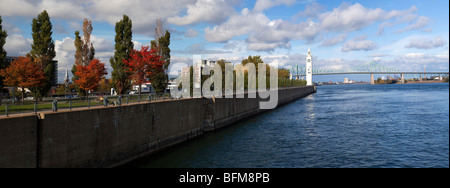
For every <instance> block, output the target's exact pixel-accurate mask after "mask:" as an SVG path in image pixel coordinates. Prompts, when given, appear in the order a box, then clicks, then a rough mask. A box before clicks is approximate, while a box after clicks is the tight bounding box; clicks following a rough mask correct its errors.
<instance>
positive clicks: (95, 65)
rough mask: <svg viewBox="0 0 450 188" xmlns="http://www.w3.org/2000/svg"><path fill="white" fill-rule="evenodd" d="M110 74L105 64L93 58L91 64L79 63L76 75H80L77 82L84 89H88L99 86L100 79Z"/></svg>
mask: <svg viewBox="0 0 450 188" xmlns="http://www.w3.org/2000/svg"><path fill="white" fill-rule="evenodd" d="M106 74H108V72H107V71H106V68H105V64H104V63H102V62H100V60H98V59H94V60H92V61H91V62H90V63H89V65H87V66H84V65H77V71H76V72H75V76H78V80H75V83H76V84H77V85H78V86H79V87H80V88H81V89H83V90H85V91H86V94H87V93H88V91H91V90H95V89H97V88H98V86H99V83H100V80H102V79H103V78H104V76H105V75H106Z"/></svg>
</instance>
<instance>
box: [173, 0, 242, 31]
mask: <svg viewBox="0 0 450 188" xmlns="http://www.w3.org/2000/svg"><path fill="white" fill-rule="evenodd" d="M230 2H231V1H225V0H198V1H197V2H196V3H195V4H193V5H187V13H186V15H184V16H173V17H169V18H168V19H167V21H168V22H169V23H172V24H175V25H192V24H197V23H199V22H209V23H219V22H222V21H223V20H225V19H226V18H227V17H228V16H229V15H231V14H233V13H234V8H233V6H232V4H231V3H230Z"/></svg>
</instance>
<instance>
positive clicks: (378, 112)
mask: <svg viewBox="0 0 450 188" xmlns="http://www.w3.org/2000/svg"><path fill="white" fill-rule="evenodd" d="M448 135H449V85H448V84H404V85H376V86H371V85H334V86H320V87H318V92H317V93H316V94H313V95H310V96H308V97H305V98H303V99H299V100H297V101H294V102H292V103H290V104H287V105H284V106H281V107H279V108H277V109H275V110H272V111H267V112H264V113H262V114H260V115H257V116H255V117H253V118H250V119H247V120H244V121H241V122H239V123H237V124H234V125H232V126H230V127H228V128H225V129H221V130H219V131H216V132H214V133H210V134H206V135H204V136H201V137H200V138H198V139H195V140H193V141H190V142H188V143H186V144H182V145H180V146H177V147H175V148H173V149H170V150H167V151H164V152H162V153H160V154H157V155H155V156H153V157H151V158H148V159H146V160H144V161H141V162H138V163H136V164H133V167H142V168H149V167H150V168H153V167H171V168H172V167H174V168H184V167H193V168H316V167H318V168H335V167H337V168H341V167H342V168H347V167H349V168H354V167H362V168H390V167H394V168H396V167H401V168H407V167H414V168H416V167H419V168H421V167H444V168H448V167H449V136H448Z"/></svg>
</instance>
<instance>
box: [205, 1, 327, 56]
mask: <svg viewBox="0 0 450 188" xmlns="http://www.w3.org/2000/svg"><path fill="white" fill-rule="evenodd" d="M318 33H319V27H318V24H316V23H315V22H313V21H308V22H301V23H298V24H295V23H291V22H288V21H284V20H281V19H277V20H270V19H269V18H268V17H267V16H266V15H264V14H263V13H254V12H251V11H250V10H248V9H243V10H242V11H241V14H236V15H232V16H231V17H230V18H229V19H228V20H227V21H226V22H224V23H223V24H221V25H218V26H215V27H214V28H212V29H211V28H209V27H207V28H206V29H205V39H206V40H207V41H210V42H228V41H229V40H231V39H233V38H234V37H237V36H243V35H247V34H249V37H248V38H247V39H246V43H247V49H248V50H254V51H272V50H274V49H276V48H290V46H291V44H290V40H292V39H304V40H313V39H314V38H315V37H316V36H317V34H318Z"/></svg>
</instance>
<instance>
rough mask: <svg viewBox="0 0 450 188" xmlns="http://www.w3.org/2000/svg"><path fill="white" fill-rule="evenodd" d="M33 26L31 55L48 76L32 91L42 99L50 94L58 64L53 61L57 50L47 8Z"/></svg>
mask: <svg viewBox="0 0 450 188" xmlns="http://www.w3.org/2000/svg"><path fill="white" fill-rule="evenodd" d="M31 28H32V31H33V33H32V36H33V44H32V45H31V52H30V55H31V57H33V58H34V60H35V61H36V62H38V63H39V66H40V67H41V69H42V70H43V71H44V75H45V77H46V80H45V84H43V85H42V86H40V87H37V88H34V89H32V93H33V96H34V97H35V98H36V99H42V97H44V96H46V95H47V94H48V92H49V91H50V89H51V87H52V85H53V84H54V81H55V80H56V79H57V78H56V77H55V75H56V64H55V63H54V62H53V58H55V56H56V52H55V43H54V41H53V39H52V34H53V32H52V23H51V22H50V16H49V15H48V13H47V11H46V10H44V11H42V13H40V14H39V15H38V16H37V18H34V19H33V23H32V25H31Z"/></svg>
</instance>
